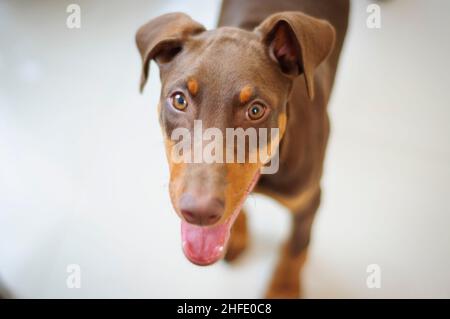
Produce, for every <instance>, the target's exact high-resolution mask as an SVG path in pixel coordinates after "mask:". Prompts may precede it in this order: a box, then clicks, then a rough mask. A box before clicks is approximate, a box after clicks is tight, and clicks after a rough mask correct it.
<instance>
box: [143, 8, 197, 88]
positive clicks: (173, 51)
mask: <svg viewBox="0 0 450 319" xmlns="http://www.w3.org/2000/svg"><path fill="white" fill-rule="evenodd" d="M202 31H205V28H204V27H203V26H202V25H201V24H199V23H198V22H195V21H194V20H192V19H191V17H190V16H188V15H187V14H184V13H168V14H164V15H162V16H159V17H157V18H155V19H153V20H150V21H149V22H148V23H146V24H144V25H143V26H142V27H140V28H139V30H138V31H137V33H136V45H137V47H138V49H139V53H140V54H141V57H142V74H141V84H140V90H141V92H142V91H143V89H144V86H145V83H146V82H147V77H148V72H149V67H150V60H152V59H155V60H156V61H157V62H158V63H167V62H169V61H170V60H172V58H173V57H174V56H175V55H177V54H178V53H179V52H180V51H181V50H182V49H183V43H184V41H186V39H187V38H188V37H189V36H191V35H194V34H197V33H200V32H202Z"/></svg>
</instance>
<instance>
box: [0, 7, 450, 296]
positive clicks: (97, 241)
mask: <svg viewBox="0 0 450 319" xmlns="http://www.w3.org/2000/svg"><path fill="white" fill-rule="evenodd" d="M72 2H73V1H58V2H57V3H56V2H54V1H36V2H34V1H33V2H31V1H28V2H17V1H13V0H7V1H2V2H1V3H0V38H1V41H0V278H1V281H3V283H4V285H6V286H7V287H9V289H10V290H11V291H12V292H13V294H15V295H16V296H17V297H43V298H47V297H63V298H73V297H127V298H128V297H162V298H167V297H180V298H194V297H211V298H215V297H224V298H231V297H237V298H239V297H245V298H247V297H248V298H253V297H260V296H262V294H263V291H264V287H265V285H266V283H267V281H268V278H269V276H270V273H271V270H272V267H273V263H274V262H275V257H276V254H277V247H278V246H279V244H280V243H281V241H282V239H283V238H284V236H285V234H286V231H287V227H288V218H287V217H288V215H287V214H286V212H284V211H283V209H282V208H281V207H278V206H277V205H276V204H275V203H273V202H272V201H271V200H269V199H266V198H262V197H258V196H252V197H251V198H250V199H249V200H248V202H247V206H248V208H249V210H250V212H251V215H250V223H251V233H252V235H251V236H252V237H251V239H252V244H251V248H250V249H249V251H248V252H247V254H246V255H245V256H243V258H242V259H241V260H240V261H239V262H238V263H237V264H236V265H233V266H229V265H227V264H224V263H219V264H217V265H215V266H212V267H208V268H200V267H196V266H193V265H192V264H190V263H189V262H188V261H187V260H186V259H185V258H184V256H183V254H182V252H181V249H180V232H179V221H178V218H177V217H176V216H175V214H174V213H173V212H172V209H171V206H170V203H169V198H168V194H167V179H168V171H167V165H166V163H165V156H164V153H163V147H162V138H161V134H160V131H159V127H158V124H157V119H156V102H157V100H158V95H159V87H160V86H159V82H158V72H157V68H156V67H155V66H153V68H152V71H153V72H152V75H151V80H150V83H149V85H148V87H147V90H146V92H145V94H144V95H143V96H141V95H139V94H138V79H139V69H140V64H139V63H140V60H139V56H138V54H137V50H136V48H135V46H134V32H135V31H136V29H137V27H138V26H140V25H141V24H142V23H144V22H145V21H147V20H148V19H149V18H151V17H154V16H156V15H159V14H161V13H163V12H169V11H185V12H187V13H189V14H191V15H192V16H193V17H194V18H195V19H197V20H198V21H200V22H202V23H203V24H205V25H206V26H207V27H210V28H211V27H213V26H214V25H215V21H216V18H217V14H218V10H219V2H218V1H217V0H215V1H200V0H198V1H181V0H178V1H177V0H171V1H168V0H164V1H162V0H161V1H154V0H152V1H129V2H127V6H125V5H124V4H123V2H122V1H95V2H94V1H78V2H77V3H79V4H80V5H81V10H82V27H81V29H67V28H66V26H65V22H66V18H67V15H68V14H67V13H66V6H67V5H68V4H70V3H72ZM367 4H369V2H366V1H362V0H358V1H353V7H352V9H353V11H352V17H351V26H350V30H349V34H348V38H347V43H346V46H345V50H344V54H343V57H342V61H341V62H342V63H341V66H340V72H339V77H338V80H337V86H336V87H335V92H334V96H333V99H332V103H331V105H330V113H331V118H332V124H333V132H332V137H331V142H330V147H329V152H328V157H327V163H326V174H325V177H324V181H323V184H324V191H325V194H324V200H323V205H322V206H321V209H320V213H319V217H318V219H317V221H316V224H315V229H314V233H313V236H314V238H313V243H312V247H311V258H310V259H309V261H308V264H307V267H306V271H305V283H306V296H307V297H310V298H316V297H319V298H323V297H325V298H329V297H338V298H347V297H356V298H367V297H369V298H372V297H373V298H379V297H387V298H392V297H408V298H409V297H427V298H428V297H447V298H449V297H450V271H449V270H450V232H449V228H450V216H449V213H450V204H449V203H450V202H449V198H450V187H449V182H450V143H449V142H448V139H449V136H450V125H449V121H450V105H449V100H450V89H449V87H448V84H449V83H450V73H449V66H450V62H448V59H449V57H450V42H449V39H450V21H449V20H448V12H450V2H448V1H444V0H433V1H421V0H410V1H398V0H396V1H388V2H383V3H382V4H381V9H382V27H381V29H368V28H367V27H366V17H367V15H368V14H367V13H366V7H367ZM68 264H78V265H80V267H81V274H82V276H81V283H82V286H81V288H80V289H69V288H67V286H66V278H67V275H68V273H67V272H66V267H67V265H68ZM369 264H378V265H379V266H380V267H381V288H379V289H369V288H368V287H367V285H366V278H367V276H368V273H367V272H366V268H367V266H368V265H369Z"/></svg>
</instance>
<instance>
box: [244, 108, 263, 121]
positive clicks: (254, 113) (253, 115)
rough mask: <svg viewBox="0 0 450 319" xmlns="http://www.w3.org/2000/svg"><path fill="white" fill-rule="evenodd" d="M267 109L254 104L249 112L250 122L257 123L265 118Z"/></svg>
mask: <svg viewBox="0 0 450 319" xmlns="http://www.w3.org/2000/svg"><path fill="white" fill-rule="evenodd" d="M265 112H266V108H265V107H264V106H263V105H261V104H253V105H251V106H250V107H249V108H248V110H247V116H248V118H249V119H250V120H252V121H256V120H259V119H260V118H262V117H263V116H264V113H265Z"/></svg>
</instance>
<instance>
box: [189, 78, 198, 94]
mask: <svg viewBox="0 0 450 319" xmlns="http://www.w3.org/2000/svg"><path fill="white" fill-rule="evenodd" d="M187 88H188V90H189V92H190V93H191V94H192V95H194V96H195V95H197V93H198V82H197V80H196V79H189V81H188V83H187Z"/></svg>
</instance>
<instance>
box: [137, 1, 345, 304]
mask: <svg viewBox="0 0 450 319" xmlns="http://www.w3.org/2000/svg"><path fill="white" fill-rule="evenodd" d="M299 11H301V12H303V13H305V14H307V15H308V16H307V15H304V14H301V13H298V12H299ZM348 13H349V1H348V0H334V1H329V0H303V1H299V0H276V1H274V0H247V1H240V0H224V2H223V5H222V11H221V15H220V20H219V27H220V28H219V29H217V30H214V31H205V30H204V28H203V27H202V26H201V25H199V24H198V23H196V22H195V21H193V20H190V18H188V17H187V16H184V15H183V16H181V15H178V16H174V15H166V16H162V17H160V18H157V19H155V20H152V21H151V22H150V23H149V24H147V25H145V26H143V27H142V28H141V29H140V30H139V31H138V35H137V44H138V47H139V49H140V52H141V55H142V58H143V64H144V66H143V78H142V82H141V87H142V86H143V84H145V81H146V78H147V72H148V62H149V60H150V59H155V60H156V61H157V62H158V64H159V66H160V70H161V78H162V81H163V89H162V94H161V97H162V99H161V103H160V107H159V109H160V119H161V124H162V127H163V132H164V134H165V136H166V147H167V151H168V154H169V153H170V150H171V149H172V148H173V143H171V142H170V141H169V140H168V136H170V135H171V133H172V132H173V130H174V128H175V127H177V126H183V127H187V128H192V122H193V120H194V119H201V120H203V121H204V122H205V123H206V126H208V127H213V126H215V127H218V128H220V129H222V130H223V129H224V128H225V127H244V128H247V127H253V126H254V127H261V126H264V127H278V128H279V129H280V139H281V141H280V142H279V145H277V146H278V147H279V154H280V155H279V157H280V161H279V170H278V172H277V173H276V174H273V175H262V176H261V177H260V178H259V179H258V177H259V171H260V169H261V167H262V166H263V165H264V163H258V164H237V165H233V164H228V163H227V164H222V165H219V164H208V165H204V164H174V163H173V159H172V158H171V156H170V155H168V159H169V166H170V170H171V188H170V193H171V198H172V202H173V204H174V207H175V210H176V211H177V213H178V214H179V215H180V216H181V217H182V219H183V220H184V222H183V227H184V228H183V232H184V235H183V236H184V237H183V240H184V243H183V244H186V245H187V246H186V245H185V247H184V251H185V254H186V256H187V257H188V258H189V259H190V260H191V261H193V262H194V263H197V264H209V263H211V262H214V261H216V260H217V259H218V258H219V257H221V256H223V253H221V249H219V250H220V251H219V252H217V251H216V250H214V252H213V251H212V249H213V248H214V249H216V248H217V247H219V246H220V245H219V244H221V245H222V246H220V247H219V248H223V245H225V244H227V241H228V244H227V248H228V249H227V252H226V255H225V259H227V260H229V261H231V260H233V259H234V258H236V257H237V256H238V255H239V254H240V253H241V252H242V251H243V250H244V248H245V247H246V246H247V241H248V239H247V238H248V235H247V228H246V219H245V215H244V212H241V213H240V214H239V211H240V210H241V204H242V201H243V200H244V199H245V197H246V195H247V194H248V191H249V190H251V188H252V187H253V186H255V185H254V184H256V186H255V189H254V191H255V192H259V193H262V194H266V195H268V196H271V197H272V198H274V199H276V200H277V201H279V202H280V203H281V204H283V205H284V206H286V207H287V208H288V209H289V210H290V211H291V212H292V214H293V229H292V233H291V235H290V237H289V239H288V241H287V242H286V245H285V246H284V247H283V249H282V253H281V258H280V261H279V263H278V265H277V268H276V271H275V274H274V277H273V279H272V281H271V284H270V287H269V289H268V292H267V295H266V296H267V297H298V296H299V294H300V283H299V282H300V277H299V276H300V271H301V268H302V265H303V263H304V261H305V258H306V252H307V247H308V243H309V239H310V232H311V225H312V222H313V219H314V215H315V212H316V210H317V209H318V207H319V203H320V192H321V191H320V179H321V175H322V168H323V161H324V156H325V150H326V145H327V140H328V135H329V122H328V116H327V103H328V100H329V97H330V94H331V89H332V86H333V82H334V77H335V73H336V68H337V64H338V59H339V55H340V51H341V48H342V44H343V41H344V38H345V33H346V29H347V22H348ZM310 16H312V17H315V18H318V19H324V20H326V21H328V22H329V24H328V23H327V22H325V21H323V20H317V19H315V18H311V17H310ZM158 19H160V20H158ZM230 27H231V28H230ZM255 27H256V29H255V31H254V32H251V31H250V30H253V29H254V28H255ZM237 28H239V29H237ZM244 30H246V31H244ZM223 51H227V52H226V54H225V53H223ZM180 52H181V53H180ZM223 54H224V55H223ZM250 55H253V57H252V58H251V59H250V58H248V57H249V56H250ZM221 59H222V60H227V62H228V63H225V64H224V65H223V66H222V67H221V68H218V67H217V64H218V63H219V64H220V60H221ZM199 62H201V63H199ZM180 79H183V81H184V82H185V84H183V85H182V86H180V84H178V88H177V89H173V88H172V87H173V86H174V85H175V84H174V83H178V82H177V81H180ZM184 82H183V83H184ZM229 83H232V85H230V84H229ZM175 86H176V85H175ZM202 89H204V91H203V92H201V93H203V94H202V95H201V97H200V91H201V90H202ZM177 92H178V93H177ZM247 93H248V94H247ZM174 94H175V95H174ZM236 94H237V96H238V97H239V98H238V100H236V98H235V96H236ZM264 94H266V95H265V97H264ZM271 94H272V95H271ZM174 96H175V100H174ZM212 96H214V97H215V98H212ZM259 97H261V100H263V102H254V101H258V99H259ZM171 99H172V100H171ZM252 101H253V102H252ZM267 101H270V102H267ZM188 102H189V105H190V107H191V108H192V109H194V110H193V111H191V110H190V109H187V105H188ZM251 103H253V104H251ZM166 104H172V106H173V104H175V105H176V106H175V108H176V109H177V111H182V112H183V113H179V112H174V110H173V107H172V106H170V105H169V106H167V105H166ZM191 104H192V105H191ZM261 104H262V105H263V106H261ZM265 104H266V105H268V106H265ZM213 105H214V106H215V109H212V106H213ZM231 105H234V106H231ZM239 105H241V106H244V107H245V106H246V105H250V107H253V108H252V109H251V110H252V112H256V113H258V112H260V111H261V110H263V111H261V112H262V114H263V115H262V116H261V118H257V119H256V120H254V118H251V119H250V120H249V118H248V110H247V113H245V114H246V119H245V120H244V119H243V117H242V118H241V116H240V113H239V112H241V111H239ZM252 105H253V106H252ZM255 105H257V108H256V109H255V108H254V107H255ZM178 106H180V107H178ZM185 106H186V107H185ZM166 107H167V108H168V109H166ZM186 110H187V111H186ZM267 110H268V111H267ZM269 111H270V112H269ZM189 112H192V113H189ZM211 114H213V115H211ZM229 114H233V116H230V115H229ZM272 143H274V142H272ZM205 185H207V186H205ZM246 190H247V191H246ZM205 192H208V194H212V195H211V196H208V197H205V196H204V193H205ZM192 194H194V195H192ZM211 198H213V199H211ZM212 212H214V214H213V213H212ZM194 224H195V225H197V226H193V225H194ZM217 225H218V226H217ZM223 225H226V227H225V226H223ZM231 226H232V227H233V228H232V232H231V236H230V238H229V240H228V235H227V234H225V235H220V236H222V237H223V238H222V237H220V236H219V235H217V234H219V233H221V234H222V233H226V231H228V232H229V228H230V227H231ZM199 243H200V244H199ZM186 247H187V248H186ZM199 247H200V248H199ZM205 247H206V248H205ZM208 247H213V248H211V249H209V248H208Z"/></svg>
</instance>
